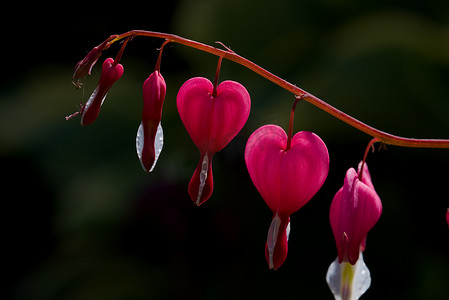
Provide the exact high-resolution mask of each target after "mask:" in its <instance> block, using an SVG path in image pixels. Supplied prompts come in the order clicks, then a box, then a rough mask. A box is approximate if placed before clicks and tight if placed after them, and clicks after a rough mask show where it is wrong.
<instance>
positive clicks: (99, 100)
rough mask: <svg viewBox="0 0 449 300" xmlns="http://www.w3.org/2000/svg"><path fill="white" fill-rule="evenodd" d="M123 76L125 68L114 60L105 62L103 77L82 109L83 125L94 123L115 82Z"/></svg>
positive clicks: (109, 59)
mask: <svg viewBox="0 0 449 300" xmlns="http://www.w3.org/2000/svg"><path fill="white" fill-rule="evenodd" d="M122 75H123V66H122V65H121V64H119V63H115V62H114V59H112V58H108V59H106V60H105V61H104V63H103V66H102V69H101V77H100V81H99V82H98V85H97V88H96V89H95V90H94V92H93V93H92V95H91V96H90V98H89V100H87V102H86V103H85V104H84V107H83V108H82V109H81V125H82V126H85V125H89V124H91V123H93V122H94V121H95V120H96V119H97V117H98V114H99V113H100V107H101V106H102V105H103V102H104V99H105V98H106V95H107V94H108V91H109V89H110V88H111V87H112V85H113V84H114V82H116V81H117V80H119V79H120V77H122Z"/></svg>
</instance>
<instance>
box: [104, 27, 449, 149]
mask: <svg viewBox="0 0 449 300" xmlns="http://www.w3.org/2000/svg"><path fill="white" fill-rule="evenodd" d="M130 36H146V37H155V38H162V39H166V40H167V41H170V42H174V43H178V44H182V45H185V46H188V47H191V48H195V49H197V50H200V51H204V52H207V53H210V54H213V55H216V56H219V57H222V58H225V59H227V60H230V61H233V62H235V63H238V64H240V65H242V66H244V67H246V68H248V69H250V70H251V71H253V72H255V73H257V74H259V75H260V76H262V77H264V78H266V79H267V80H269V81H271V82H273V83H274V84H276V85H278V86H280V87H281V88H283V89H285V90H287V91H289V92H291V93H293V94H294V95H296V96H297V97H300V98H301V99H304V100H305V101H307V102H309V103H310V104H313V105H315V106H316V107H318V108H320V109H322V110H324V111H325V112H327V113H328V114H330V115H332V116H334V117H336V118H337V119H339V120H341V121H343V122H345V123H347V124H349V125H350V126H352V127H354V128H356V129H358V130H360V131H362V132H364V133H366V134H368V135H370V136H372V137H374V138H377V139H378V140H379V141H380V142H382V143H384V144H390V145H396V146H402V147H416V148H449V140H448V139H413V138H405V137H400V136H396V135H393V134H390V133H387V132H383V131H381V130H378V129H376V128H374V127H371V126H369V125H367V124H365V123H363V122H361V121H359V120H357V119H356V118H354V117H351V116H350V115H347V114H346V113H344V112H342V111H340V110H338V109H337V108H335V107H333V106H331V105H330V104H328V103H327V102H325V101H323V100H321V99H319V98H318V97H316V96H314V95H312V94H310V93H307V92H306V91H304V90H302V89H300V88H299V87H297V86H296V85H294V84H292V83H290V82H288V81H286V80H284V79H282V78H280V77H278V76H276V75H274V74H272V73H270V72H269V71H267V70H265V69H264V68H262V67H260V66H259V65H257V64H255V63H253V62H251V61H249V60H248V59H246V58H244V57H242V56H240V55H238V54H236V53H235V52H234V51H230V50H221V49H218V48H215V47H212V46H209V45H206V44H202V43H199V42H197V41H193V40H189V39H186V38H183V37H180V36H177V35H174V34H168V33H161V32H154V31H145V30H132V31H128V32H126V33H123V34H121V35H117V36H116V37H115V38H113V39H111V40H110V41H109V44H108V47H109V45H110V44H112V43H114V42H116V41H119V40H121V39H124V38H127V37H130Z"/></svg>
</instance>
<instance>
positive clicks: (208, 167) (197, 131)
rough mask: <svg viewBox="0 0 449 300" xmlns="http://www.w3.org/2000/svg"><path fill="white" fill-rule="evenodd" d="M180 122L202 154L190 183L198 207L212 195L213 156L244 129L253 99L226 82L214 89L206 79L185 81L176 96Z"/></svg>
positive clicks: (240, 88) (233, 84)
mask: <svg viewBox="0 0 449 300" xmlns="http://www.w3.org/2000/svg"><path fill="white" fill-rule="evenodd" d="M177 106H178V112H179V115H180V117H181V120H182V122H183V124H184V126H185V128H186V130H187V132H188V133H189V135H190V137H191V138H192V140H193V142H194V143H195V145H196V146H197V147H198V149H199V151H200V161H199V164H198V166H197V168H196V169H195V172H194V174H193V176H192V179H191V180H190V183H189V195H190V198H191V199H192V201H193V202H194V203H195V204H196V205H200V204H202V203H204V202H205V201H206V200H207V199H209V197H210V196H211V194H212V190H213V177H212V157H213V155H214V154H215V153H216V152H217V151H220V150H221V149H223V148H224V147H225V146H226V145H227V144H228V143H229V142H230V141H231V140H232V139H233V138H234V137H235V136H236V135H237V133H238V132H239V131H240V130H241V129H242V127H243V125H244V124H245V122H246V120H247V119H248V116H249V112H250V107H251V100H250V96H249V94H248V91H247V90H246V89H245V87H244V86H243V85H241V84H240V83H238V82H235V81H230V80H227V81H224V82H222V83H220V84H219V85H218V86H216V87H215V88H214V85H213V84H212V83H211V82H210V81H209V80H208V79H206V78H203V77H195V78H191V79H189V80H188V81H186V82H185V83H184V84H183V85H182V87H181V88H180V90H179V92H178V96H177Z"/></svg>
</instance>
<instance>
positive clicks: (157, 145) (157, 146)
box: [150, 122, 164, 172]
mask: <svg viewBox="0 0 449 300" xmlns="http://www.w3.org/2000/svg"><path fill="white" fill-rule="evenodd" d="M163 146H164V131H163V130H162V126H161V122H159V125H158V126H157V132H156V138H155V139H154V163H153V165H152V166H151V169H150V172H152V171H153V169H154V167H155V166H156V162H157V159H158V158H159V155H160V154H161V152H162V147H163Z"/></svg>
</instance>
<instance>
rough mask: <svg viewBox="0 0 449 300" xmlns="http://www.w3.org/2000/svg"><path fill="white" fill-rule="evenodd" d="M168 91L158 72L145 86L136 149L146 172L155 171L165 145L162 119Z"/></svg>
mask: <svg viewBox="0 0 449 300" xmlns="http://www.w3.org/2000/svg"><path fill="white" fill-rule="evenodd" d="M166 89H167V87H166V84H165V80H164V77H162V75H161V73H160V72H159V71H158V70H156V71H154V72H153V73H151V75H150V76H149V77H148V78H147V80H145V82H144V84H143V111H142V122H141V123H140V126H139V129H138V130H137V137H136V149H137V156H138V157H139V160H140V163H141V164H142V168H143V169H144V170H145V171H146V172H151V171H153V169H154V167H155V165H156V162H157V159H158V157H159V154H160V153H161V151H162V146H163V143H164V134H163V131H162V126H161V118H162V105H163V104H164V99H165V92H166Z"/></svg>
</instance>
